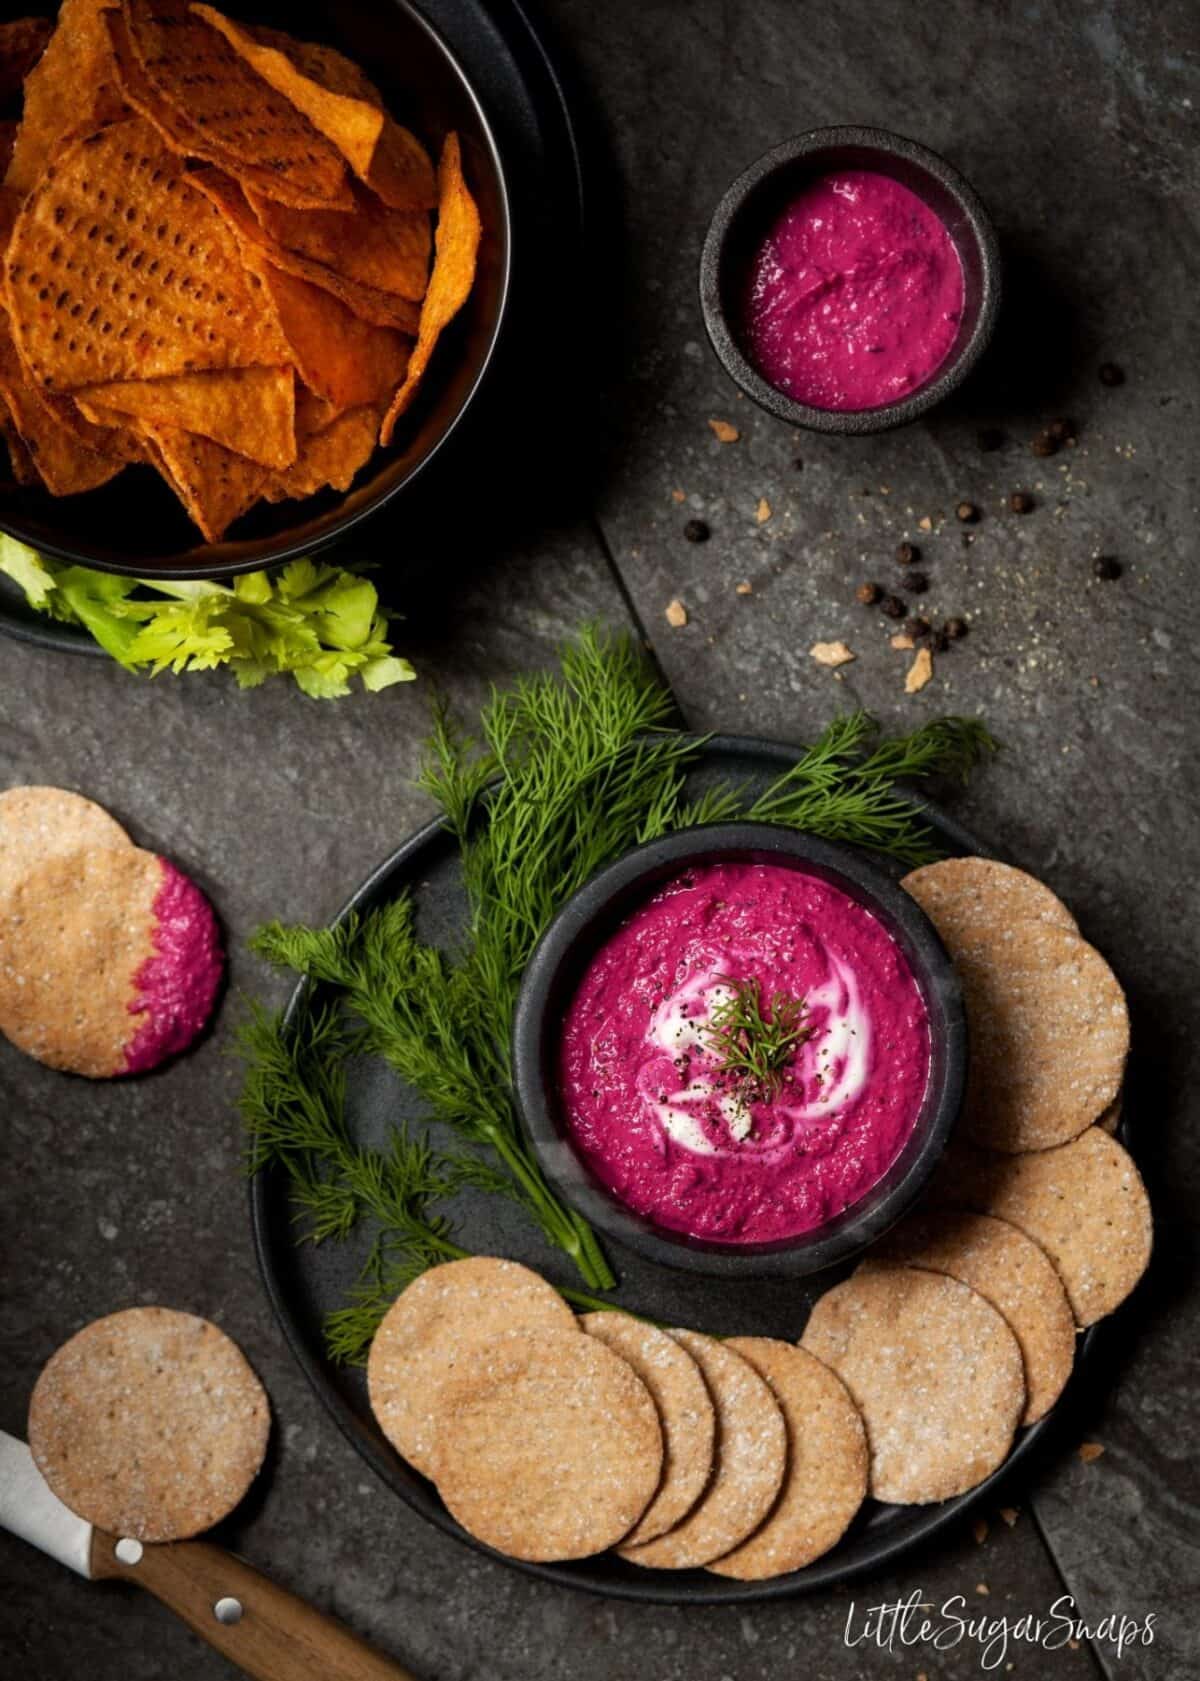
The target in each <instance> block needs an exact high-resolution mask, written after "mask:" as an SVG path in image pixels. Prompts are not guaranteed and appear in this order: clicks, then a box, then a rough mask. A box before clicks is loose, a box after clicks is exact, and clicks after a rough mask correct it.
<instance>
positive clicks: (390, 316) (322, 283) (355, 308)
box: [189, 169, 421, 338]
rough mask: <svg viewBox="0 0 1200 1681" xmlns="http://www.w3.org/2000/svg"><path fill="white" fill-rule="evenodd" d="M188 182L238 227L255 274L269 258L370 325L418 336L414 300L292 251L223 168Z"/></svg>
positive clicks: (201, 173)
mask: <svg viewBox="0 0 1200 1681" xmlns="http://www.w3.org/2000/svg"><path fill="white" fill-rule="evenodd" d="M189 179H190V180H191V181H192V183H193V185H194V186H197V187H199V188H200V190H201V192H202V193H204V194H205V195H206V196H207V197H208V198H210V199H211V200H212V202H213V203H214V204H215V205H217V207H218V208H219V209H220V211H221V212H222V214H223V215H224V216H225V218H226V220H227V221H228V222H229V224H230V226H231V227H232V228H233V229H234V231H235V233H236V234H237V236H238V238H239V239H240V241H241V243H242V252H243V260H245V261H247V262H249V261H250V258H249V256H248V253H254V254H255V258H256V260H255V261H254V262H253V263H251V265H250V266H251V267H253V268H254V269H255V271H256V272H257V271H258V270H259V269H261V266H262V265H261V261H259V260H258V259H260V258H265V259H266V260H267V262H268V263H270V265H271V267H272V268H275V269H282V270H283V272H284V273H285V274H291V275H295V277H296V279H297V280H306V281H307V282H308V283H309V285H310V286H319V287H320V288H321V290H322V291H323V292H328V293H329V294H330V295H331V297H335V298H337V299H338V301H339V302H340V303H343V304H345V306H346V308H347V309H348V310H349V311H350V312H351V314H353V315H357V316H358V318H359V319H360V320H361V321H369V322H371V323H372V325H374V326H376V327H395V328H396V329H397V330H398V331H399V332H402V333H407V334H408V335H409V337H410V338H415V337H416V333H417V327H418V325H419V323H420V319H421V312H420V310H419V308H418V307H417V305H416V304H415V303H413V302H412V301H411V300H410V299H408V298H402V297H399V296H397V295H396V294H395V293H391V292H381V291H380V290H379V289H378V288H377V287H375V286H364V285H363V284H362V282H361V281H357V280H350V279H348V278H347V277H346V276H345V275H341V274H336V273H335V272H334V271H333V270H332V269H330V268H327V267H326V266H325V264H324V263H316V262H314V261H313V260H312V258H311V257H305V256H303V255H302V254H301V253H300V252H299V251H289V250H288V249H287V247H286V246H283V245H281V244H280V243H279V241H278V240H276V239H273V238H272V237H271V235H270V234H269V233H268V232H267V230H266V229H265V228H264V227H263V225H262V223H261V222H260V221H259V219H258V217H257V216H256V215H255V214H254V212H253V210H251V208H250V203H249V200H248V199H247V197H246V195H245V193H244V192H243V191H242V186H241V183H239V182H237V181H235V180H233V179H232V178H231V177H230V176H228V175H224V174H222V173H221V172H220V170H216V169H198V170H196V171H195V172H194V173H193V174H192V175H191V176H190V178H189Z"/></svg>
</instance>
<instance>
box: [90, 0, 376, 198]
mask: <svg viewBox="0 0 1200 1681" xmlns="http://www.w3.org/2000/svg"><path fill="white" fill-rule="evenodd" d="M123 15H124V19H125V24H126V28H127V30H128V33H129V40H130V43H131V45H132V47H133V51H134V54H135V55H136V58H137V61H138V64H139V66H140V69H141V71H142V73H143V75H144V77H145V80H146V82H147V83H148V84H149V86H150V87H151V88H152V89H153V91H154V93H155V95H157V105H158V109H157V115H156V120H157V121H160V122H161V123H162V124H163V125H164V126H165V127H166V128H168V129H170V128H171V127H172V126H173V125H172V117H175V118H179V119H182V123H181V130H180V132H181V134H182V137H183V138H182V140H181V144H183V145H184V146H185V148H186V149H187V150H188V151H189V152H194V153H195V155H197V156H201V157H207V158H211V159H212V160H213V161H214V162H217V163H220V164H221V166H222V167H223V168H225V169H232V170H233V171H235V172H236V171H237V170H238V169H239V168H240V167H242V166H245V167H248V168H250V169H254V170H256V171H259V172H260V174H259V177H258V178H259V179H260V180H261V181H262V182H263V184H264V190H266V191H274V192H278V191H286V192H290V193H294V194H297V195H299V197H300V198H301V199H302V200H303V201H304V202H306V203H310V204H314V205H325V206H330V207H332V206H335V205H343V206H344V207H345V208H347V209H348V208H350V205H351V202H352V201H351V199H350V193H349V184H348V182H347V178H346V167H345V164H344V163H343V161H342V157H341V154H340V153H339V152H338V151H337V149H336V148H335V147H334V146H331V145H330V143H329V141H328V140H326V139H325V137H324V136H323V135H321V134H318V133H317V131H316V129H314V128H313V126H312V124H311V123H310V122H309V121H308V119H307V118H306V117H305V116H304V115H303V114H302V113H301V112H300V111H298V110H297V109H296V107H295V106H294V105H292V103H291V102H290V101H289V100H287V99H285V98H284V97H283V96H282V95H281V94H279V93H277V92H276V91H275V89H274V88H272V87H270V86H269V85H268V84H267V83H266V82H265V81H263V79H262V77H261V76H257V75H255V73H254V71H253V70H252V69H251V68H250V67H249V65H247V64H246V62H245V60H244V59H242V58H241V57H239V55H238V54H237V53H235V52H234V50H233V48H232V47H231V46H230V45H229V43H228V41H226V40H225V38H224V36H223V35H221V34H220V33H219V31H217V30H215V29H210V28H209V26H208V24H207V23H206V22H205V21H204V19H203V18H200V17H197V16H196V14H195V13H194V12H192V11H191V10H190V9H189V7H188V5H187V0H125V3H124V8H123ZM198 134H199V135H200V137H201V146H200V147H199V148H197V146H196V136H197V135H198ZM268 183H269V185H268Z"/></svg>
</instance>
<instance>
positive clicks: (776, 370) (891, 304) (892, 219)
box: [742, 169, 963, 410]
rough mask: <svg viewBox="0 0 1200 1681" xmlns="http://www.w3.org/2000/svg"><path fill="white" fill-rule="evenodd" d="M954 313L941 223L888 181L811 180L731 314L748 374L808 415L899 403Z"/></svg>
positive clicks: (931, 359) (955, 273) (958, 265)
mask: <svg viewBox="0 0 1200 1681" xmlns="http://www.w3.org/2000/svg"><path fill="white" fill-rule="evenodd" d="M962 312H963V270H962V262H961V260H960V258H959V255H958V251H957V249H956V247H955V244H954V241H953V240H952V239H951V237H950V234H949V232H948V231H947V229H946V226H945V224H944V223H943V222H942V220H941V218H940V217H939V216H937V215H936V214H935V213H934V211H932V210H931V209H930V208H929V206H928V205H927V204H926V203H925V201H924V200H923V199H921V198H918V197H917V195H916V193H914V192H912V191H911V190H910V189H909V188H908V187H906V186H904V185H903V184H902V183H901V182H899V181H895V180H893V179H892V177H891V176H890V175H881V174H878V173H877V172H875V171H872V170H864V169H843V170H837V171H835V172H833V173H832V174H829V175H824V176H821V177H820V178H819V179H817V180H815V181H812V182H811V183H810V184H809V185H808V186H806V187H805V188H804V190H803V191H802V192H801V193H800V194H799V195H798V196H797V197H796V198H795V199H793V200H792V202H791V203H790V204H789V205H788V206H787V208H786V209H785V210H783V211H782V212H781V214H780V215H779V216H778V217H777V218H776V220H775V222H774V223H773V225H772V226H771V228H770V229H769V231H768V233H767V236H766V238H765V239H764V241H763V243H762V245H761V246H760V248H759V250H758V252H757V253H756V255H755V258H754V262H753V265H752V268H751V272H750V276H749V282H748V285H747V289H746V295H745V299H744V304H743V313H742V329H743V336H744V340H745V348H746V350H747V353H748V355H749V357H750V360H751V362H753V363H754V365H755V367H756V368H757V369H758V371H759V373H761V374H762V376H763V378H764V379H766V380H768V381H769V382H770V384H772V385H773V386H775V387H776V389H777V390H779V391H782V392H783V393H784V394H785V396H788V397H791V398H794V399H795V401H796V402H800V403H807V404H808V405H809V407H811V408H818V409H837V410H861V409H875V408H882V407H883V406H884V405H885V404H887V403H895V402H899V401H900V400H901V399H902V398H904V397H907V396H909V395H911V393H912V392H914V391H917V390H919V388H920V387H921V386H922V385H925V384H926V383H927V382H928V381H929V380H930V379H931V378H932V376H933V375H934V374H935V373H936V372H937V370H938V368H939V367H940V366H941V365H942V363H943V362H944V361H945V360H946V357H947V355H948V353H949V351H950V348H951V346H952V345H953V343H954V340H955V338H956V337H957V334H958V328H959V322H960V321H961V319H962Z"/></svg>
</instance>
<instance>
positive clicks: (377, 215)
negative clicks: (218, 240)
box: [246, 187, 433, 303]
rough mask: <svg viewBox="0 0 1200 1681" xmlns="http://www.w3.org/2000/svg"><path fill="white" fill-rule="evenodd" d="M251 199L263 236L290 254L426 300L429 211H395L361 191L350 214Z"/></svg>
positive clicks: (380, 287) (361, 281) (255, 194)
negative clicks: (303, 208)
mask: <svg viewBox="0 0 1200 1681" xmlns="http://www.w3.org/2000/svg"><path fill="white" fill-rule="evenodd" d="M246 197H247V199H248V200H249V203H250V207H251V209H252V210H253V211H254V214H255V215H256V216H257V217H258V220H259V223H260V225H261V226H262V228H263V231H264V232H265V233H267V234H268V235H269V236H270V237H271V239H273V240H276V241H277V242H278V243H279V244H280V245H282V246H284V247H285V249H287V250H289V251H296V252H299V253H300V255H301V256H304V257H311V258H312V260H313V262H316V263H324V265H325V267H326V268H330V269H332V270H333V271H334V273H335V274H340V275H343V276H344V277H345V278H346V279H347V280H353V281H357V282H358V283H359V284H361V285H363V286H371V287H374V288H375V289H376V290H378V291H380V292H394V293H396V294H398V295H399V296H400V297H402V298H410V299H411V300H412V301H413V302H414V303H420V301H421V299H422V298H423V297H424V296H425V288H426V286H427V285H428V283H429V251H430V247H431V245H432V243H433V236H432V229H431V225H430V220H429V214H428V212H427V211H424V210H392V209H390V208H389V206H387V205H386V204H383V203H382V202H381V201H380V200H379V199H377V198H376V197H375V195H374V194H373V193H368V192H367V191H366V190H365V189H364V188H361V187H360V188H359V189H358V191H357V192H356V194H355V204H356V208H355V209H354V210H353V211H352V212H351V213H350V214H347V213H346V212H345V211H342V210H313V211H300V210H292V209H290V208H289V207H288V206H287V205H283V204H276V203H275V202H274V201H273V200H272V199H269V198H265V197H264V196H263V195H262V194H261V193H259V192H257V191H255V190H254V189H250V190H248V191H247V193H246Z"/></svg>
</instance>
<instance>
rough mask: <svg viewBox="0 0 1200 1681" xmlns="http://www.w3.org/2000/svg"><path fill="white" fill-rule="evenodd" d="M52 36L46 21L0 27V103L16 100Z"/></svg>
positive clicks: (28, 20) (18, 20)
mask: <svg viewBox="0 0 1200 1681" xmlns="http://www.w3.org/2000/svg"><path fill="white" fill-rule="evenodd" d="M53 33H54V25H53V24H52V23H51V22H50V19H49V18H14V19H13V21H12V22H11V23H0V101H3V102H4V103H5V104H7V103H8V101H9V100H10V99H15V98H16V97H17V95H18V94H19V93H20V91H21V89H22V87H23V86H24V85H25V78H26V76H28V74H29V72H30V71H31V70H32V69H33V67H34V65H35V64H36V63H37V61H38V59H39V58H41V56H42V54H43V53H44V52H45V50H46V44H47V42H48V41H49V39H50V37H51V35H53Z"/></svg>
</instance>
